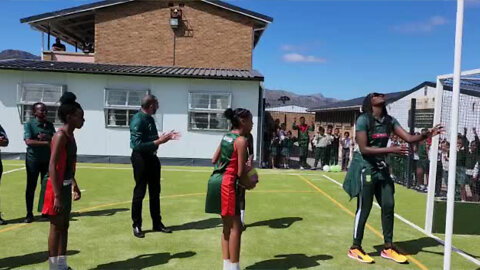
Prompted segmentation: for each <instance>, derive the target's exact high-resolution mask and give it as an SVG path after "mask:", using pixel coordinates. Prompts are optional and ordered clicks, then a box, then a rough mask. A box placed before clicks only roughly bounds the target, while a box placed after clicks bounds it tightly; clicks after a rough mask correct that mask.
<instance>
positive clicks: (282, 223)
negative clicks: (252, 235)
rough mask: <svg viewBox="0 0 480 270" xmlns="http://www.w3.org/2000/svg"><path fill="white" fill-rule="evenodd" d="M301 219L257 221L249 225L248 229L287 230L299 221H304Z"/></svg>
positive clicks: (288, 218) (287, 218)
mask: <svg viewBox="0 0 480 270" xmlns="http://www.w3.org/2000/svg"><path fill="white" fill-rule="evenodd" d="M302 220H303V218H301V217H284V218H274V219H269V220H264V221H257V222H255V223H252V224H247V227H248V228H250V227H258V226H268V227H270V228H272V229H286V228H288V227H290V226H292V225H293V223H295V222H297V221H302Z"/></svg>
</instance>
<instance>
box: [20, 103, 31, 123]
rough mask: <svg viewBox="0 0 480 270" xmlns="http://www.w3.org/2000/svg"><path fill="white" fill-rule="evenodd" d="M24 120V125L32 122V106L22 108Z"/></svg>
mask: <svg viewBox="0 0 480 270" xmlns="http://www.w3.org/2000/svg"><path fill="white" fill-rule="evenodd" d="M22 107H23V109H22V120H23V122H24V123H26V122H28V121H30V119H31V118H32V106H30V105H23V106H22Z"/></svg>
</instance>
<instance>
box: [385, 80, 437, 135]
mask: <svg viewBox="0 0 480 270" xmlns="http://www.w3.org/2000/svg"><path fill="white" fill-rule="evenodd" d="M435 92H436V88H434V87H430V86H425V87H424V88H421V89H419V90H417V91H415V92H413V93H410V94H409V95H407V96H405V97H403V98H401V99H399V100H397V101H395V102H393V103H390V104H388V105H387V111H388V113H389V114H390V115H391V116H393V117H395V118H396V119H397V120H398V122H399V123H400V125H401V126H402V127H403V128H404V129H405V130H407V131H408V130H409V128H408V111H409V110H410V102H411V99H412V98H416V99H417V108H419V109H420V108H421V107H420V104H419V103H420V102H419V101H420V100H422V101H423V99H424V98H428V99H430V101H433V102H434V98H435ZM387 95H388V94H387ZM430 107H431V108H434V107H435V104H434V103H431V106H430ZM416 131H420V129H416Z"/></svg>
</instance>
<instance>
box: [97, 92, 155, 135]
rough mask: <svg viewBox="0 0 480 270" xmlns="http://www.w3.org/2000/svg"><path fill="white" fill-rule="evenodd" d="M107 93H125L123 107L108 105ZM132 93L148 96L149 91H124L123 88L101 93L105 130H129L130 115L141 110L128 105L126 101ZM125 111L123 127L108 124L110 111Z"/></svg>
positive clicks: (139, 107)
mask: <svg viewBox="0 0 480 270" xmlns="http://www.w3.org/2000/svg"><path fill="white" fill-rule="evenodd" d="M109 91H125V92H126V93H127V97H126V100H125V104H124V105H119V104H108V92H109ZM132 92H141V93H143V96H145V95H147V94H150V89H125V88H105V89H104V91H103V104H104V115H105V127H107V128H129V126H130V117H129V116H130V115H131V114H135V113H137V112H138V111H139V110H140V109H141V105H129V104H128V100H129V97H130V93H132ZM112 110H116V111H125V113H126V124H125V125H114V124H110V111H112Z"/></svg>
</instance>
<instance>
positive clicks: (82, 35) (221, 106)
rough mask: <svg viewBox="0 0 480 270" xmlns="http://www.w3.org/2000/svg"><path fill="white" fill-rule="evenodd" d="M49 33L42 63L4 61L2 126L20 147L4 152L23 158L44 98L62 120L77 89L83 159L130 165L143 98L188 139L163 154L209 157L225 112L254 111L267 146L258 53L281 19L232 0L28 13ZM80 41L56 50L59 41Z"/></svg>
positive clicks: (129, 2) (166, 125)
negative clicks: (62, 108) (28, 130)
mask: <svg viewBox="0 0 480 270" xmlns="http://www.w3.org/2000/svg"><path fill="white" fill-rule="evenodd" d="M20 21H21V23H25V24H28V25H29V26H30V27H31V28H33V29H35V30H38V31H40V32H41V33H42V39H41V40H40V39H39V42H40V41H41V42H42V47H43V51H42V60H38V61H37V60H16V59H10V60H4V61H0V115H1V118H0V121H1V122H0V123H1V125H2V126H3V127H4V129H5V130H6V132H7V134H8V136H9V139H10V144H9V146H8V147H6V148H5V149H4V150H2V151H3V155H4V157H11V158H23V156H24V153H25V149H26V145H25V143H24V141H23V123H24V122H26V121H28V120H29V119H30V118H31V105H32V104H33V103H35V102H38V101H41V102H43V103H45V104H46V105H47V107H48V109H49V115H48V118H49V119H50V120H51V121H53V122H54V123H55V124H56V125H57V127H58V126H59V125H60V123H59V120H58V119H57V117H56V109H57V108H58V106H59V103H58V100H59V97H60V96H61V95H62V93H63V92H65V91H71V92H73V93H75V94H76V95H77V98H78V102H79V103H80V104H82V106H83V108H84V110H85V119H86V122H85V125H84V127H83V128H82V129H81V130H78V131H77V132H76V139H77V143H78V155H79V159H80V160H88V161H102V162H129V156H130V153H131V149H130V147H129V128H128V127H129V121H130V119H131V117H132V115H133V114H135V113H136V112H137V111H138V110H139V109H140V100H141V98H142V97H143V96H144V95H145V94H147V93H151V94H153V95H155V96H157V98H158V100H159V110H158V112H157V114H156V115H154V118H155V120H156V123H157V128H158V130H159V131H169V130H172V129H175V130H177V131H179V132H180V133H181V134H182V137H181V139H180V140H179V141H176V142H173V143H169V144H166V145H162V146H161V147H160V149H159V153H158V155H159V156H160V157H161V158H162V159H163V160H166V161H172V162H175V163H182V164H199V163H205V162H207V161H208V160H209V159H210V158H211V156H212V154H213V152H214V151H215V149H216V147H217V146H218V143H219V141H220V140H221V138H222V136H223V134H224V133H225V132H227V131H228V130H229V124H228V123H227V121H226V119H225V118H224V117H223V115H222V113H223V111H224V110H225V109H227V108H229V107H232V108H235V107H244V108H247V109H249V110H250V111H251V112H252V114H253V122H254V129H253V130H252V135H253V137H254V139H255V144H256V147H255V150H256V153H255V157H257V156H258V154H259V153H258V151H260V150H259V149H260V141H261V138H260V137H259V136H258V134H262V133H263V132H262V125H261V123H262V122H261V119H262V117H263V104H262V103H263V96H264V94H263V80H264V77H263V75H262V74H261V73H259V72H258V71H256V70H253V68H252V58H253V50H254V49H255V46H256V45H257V44H258V42H259V41H260V39H261V37H262V34H263V33H264V31H265V30H266V28H267V27H268V25H269V24H270V23H271V22H272V21H273V19H272V18H270V17H268V16H266V15H263V14H259V13H257V12H254V11H251V10H246V9H243V8H240V7H238V6H235V5H232V4H229V3H225V2H222V1H207V0H199V1H136V0H120V1H100V2H96V3H91V4H85V5H81V6H77V7H73V8H68V9H64V10H58V11H53V12H49V13H44V14H39V15H35V16H31V17H28V18H23V19H21V20H20ZM54 37H55V38H60V39H61V41H62V42H63V43H66V44H69V45H71V48H74V49H72V51H71V52H66V51H58V50H52V44H51V41H50V40H51V39H53V38H54Z"/></svg>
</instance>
